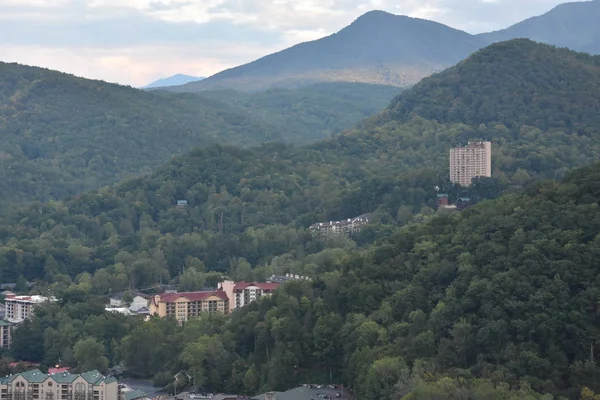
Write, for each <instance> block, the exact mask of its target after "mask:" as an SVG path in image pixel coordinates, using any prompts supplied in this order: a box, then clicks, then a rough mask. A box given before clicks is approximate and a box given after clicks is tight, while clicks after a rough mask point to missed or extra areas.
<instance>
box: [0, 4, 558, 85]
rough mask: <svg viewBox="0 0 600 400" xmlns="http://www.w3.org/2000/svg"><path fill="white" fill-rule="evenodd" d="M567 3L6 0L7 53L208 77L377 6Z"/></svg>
mask: <svg viewBox="0 0 600 400" xmlns="http://www.w3.org/2000/svg"><path fill="white" fill-rule="evenodd" d="M563 2H564V1H560V0H0V61H9V62H19V63H23V64H30V65H37V66H43V67H47V68H52V69H57V70H60V71H65V72H70V73H74V74H76V75H79V76H84V77H88V78H98V79H103V80H107V81H109V82H118V83H122V84H128V85H133V86H140V85H144V84H146V83H149V82H151V81H153V80H155V79H158V78H162V77H165V76H169V75H173V74H175V73H184V74H189V75H195V76H209V75H211V74H214V73H216V72H219V71H220V70H223V69H225V68H229V67H232V66H236V65H239V64H243V63H246V62H249V61H252V60H255V59H256V58H259V57H261V56H263V55H266V54H269V53H273V52H275V51H279V50H282V49H284V48H286V47H289V46H291V45H294V44H296V43H299V42H303V41H307V40H312V39H318V38H320V37H323V36H325V35H328V34H331V33H333V32H336V31H338V30H340V29H341V28H343V27H344V26H346V25H348V24H350V23H351V22H352V21H353V20H355V19H356V18H357V17H358V16H360V15H361V14H363V13H365V12H367V11H369V10H375V9H378V10H385V11H388V12H391V13H394V14H404V15H409V16H413V17H421V18H427V19H431V20H435V21H438V22H441V23H444V24H447V25H450V26H452V27H454V28H458V29H462V30H465V31H467V32H470V33H480V32H484V31H490V30H495V29H501V28H504V27H507V26H509V25H511V24H513V23H516V22H518V21H520V20H523V19H525V18H528V17H531V16H534V15H539V14H542V13H544V12H546V11H549V10H550V9H551V8H553V7H554V6H556V5H557V4H560V3H563ZM0 78H1V77H0Z"/></svg>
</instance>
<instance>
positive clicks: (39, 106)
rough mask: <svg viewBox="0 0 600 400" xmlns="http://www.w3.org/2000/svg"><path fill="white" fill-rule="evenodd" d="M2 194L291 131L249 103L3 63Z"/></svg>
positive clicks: (101, 179)
mask: <svg viewBox="0 0 600 400" xmlns="http://www.w3.org/2000/svg"><path fill="white" fill-rule="evenodd" d="M0 76H1V77H2V79H1V80H0V104H2V107H1V108H0V118H1V120H0V121H1V123H0V155H1V157H0V163H1V164H2V167H1V168H0V182H1V183H0V199H1V200H11V201H18V200H21V201H22V200H30V199H48V198H53V197H54V198H56V197H64V196H67V195H70V194H74V193H76V192H78V191H82V190H86V189H90V188H97V187H100V186H102V185H105V184H109V183H113V182H117V181H118V180H121V179H123V178H124V177H126V176H128V175H131V174H140V173H147V172H149V171H151V170H152V169H153V167H155V166H157V165H159V164H161V163H163V162H165V161H166V160H168V159H169V158H170V157H171V156H173V155H175V154H180V153H182V152H183V151H186V150H188V149H189V148H190V147H196V146H202V145H205V144H207V143H211V142H216V141H219V142H234V143H238V144H241V145H244V144H245V145H247V144H253V143H261V142H265V141H273V140H284V139H285V136H284V132H281V131H279V130H276V129H275V128H274V127H272V126H269V125H268V124H266V123H264V122H262V121H260V120H259V119H255V118H253V117H252V116H251V115H250V114H249V113H247V112H246V111H244V110H239V109H234V108H231V107H228V106H227V105H226V104H224V103H221V102H217V101H213V100H207V99H205V98H200V97H197V96H193V95H189V94H188V95H173V94H168V93H148V92H144V91H140V90H136V89H132V88H129V87H124V86H118V85H113V84H108V83H105V82H101V81H92V80H87V79H81V78H76V77H74V76H71V75H67V74H62V73H58V72H55V71H50V70H46V69H41V68H34V67H27V66H22V65H17V64H5V63H2V64H0Z"/></svg>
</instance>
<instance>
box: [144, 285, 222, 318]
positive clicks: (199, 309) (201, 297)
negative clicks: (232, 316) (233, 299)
mask: <svg viewBox="0 0 600 400" xmlns="http://www.w3.org/2000/svg"><path fill="white" fill-rule="evenodd" d="M206 312H208V313H219V314H227V313H228V312H229V298H228V297H227V294H226V293H225V292H223V291H216V292H183V293H163V294H161V295H156V296H154V297H153V298H152V300H151V301H150V315H157V316H159V317H161V318H164V317H173V318H175V319H176V320H178V321H189V320H191V319H195V318H198V317H199V316H200V315H201V314H202V313H206Z"/></svg>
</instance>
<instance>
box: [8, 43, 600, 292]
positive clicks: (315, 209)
mask: <svg viewBox="0 0 600 400" xmlns="http://www.w3.org/2000/svg"><path fill="white" fill-rule="evenodd" d="M519 43H521V44H523V45H524V46H525V47H526V48H528V51H527V54H529V52H530V51H531V50H532V49H531V48H530V42H516V44H519ZM513 44H515V43H513ZM535 46H540V47H541V48H542V49H546V48H547V47H546V46H544V45H535ZM494 51H497V52H498V54H499V55H498V57H500V56H501V55H502V56H504V55H505V53H504V51H503V47H502V46H500V45H497V46H492V47H491V48H490V52H492V53H493V52H494ZM534 53H535V52H534ZM542 54H545V53H542ZM558 54H561V53H558ZM568 54H571V53H568ZM491 57H492V56H491ZM525 59H526V60H529V61H530V62H533V61H531V60H530V59H529V58H525ZM541 59H542V60H544V61H546V62H548V63H549V64H548V65H551V63H550V59H548V58H545V57H542V58H541ZM534 61H535V60H534ZM513 62H517V60H513ZM461 65H462V64H461ZM511 65H512V64H509V65H508V67H509V68H510V66H511ZM481 68H486V66H485V65H484V66H481ZM577 68H579V64H577V63H576V64H575V71H578V69H577ZM561 71H562V72H561V73H562V74H563V76H564V77H565V82H566V83H565V84H568V85H570V86H571V87H572V88H573V91H572V92H569V96H572V97H573V98H575V97H577V96H581V97H585V96H586V94H587V90H588V88H587V87H578V86H577V84H578V80H577V79H575V80H574V81H573V82H571V81H569V77H571V76H577V74H576V73H572V71H570V69H568V68H565V69H563V70H561ZM473 73H474V74H475V75H477V69H476V68H473ZM498 73H502V71H501V70H499V71H498ZM467 78H469V75H467V74H465V79H467ZM545 85H546V84H545V83H540V84H539V89H535V91H536V92H537V93H539V95H540V96H542V95H545V94H547V93H550V94H551V93H553V90H554V89H552V87H549V88H547V87H546V86H545ZM440 87H444V84H443V82H442V83H441V84H440ZM517 88H518V87H517V86H515V90H514V91H513V92H512V94H513V96H515V97H519V96H523V94H521V93H520V92H519V91H518V90H516V89H517ZM411 90H420V89H419V88H415V89H411ZM523 90H529V88H528V87H525V89H523ZM577 90H581V93H579V94H578V92H577ZM523 93H526V91H524V92H523ZM405 95H406V94H403V95H401V96H400V100H399V101H402V99H403V98H404V96H405ZM408 95H409V96H410V95H411V94H410V93H408ZM548 98H549V100H548V102H545V101H544V100H543V99H540V100H539V101H537V102H535V103H533V104H532V107H530V108H528V109H527V110H525V113H523V114H524V115H525V117H527V115H535V114H536V113H545V112H547V111H548V110H547V109H546V108H547V107H546V104H547V103H548V104H553V103H552V101H554V100H553V98H552V97H551V96H549V97H548ZM490 101H494V100H493V98H492V97H490ZM499 104H502V102H499ZM396 111H397V107H396V106H394V107H393V108H391V109H389V110H387V111H385V112H384V113H383V114H381V115H379V116H376V117H373V118H372V119H370V120H368V121H365V122H364V123H363V124H362V126H361V127H360V128H356V129H354V130H349V131H346V132H344V133H342V134H338V135H335V136H334V137H333V138H331V139H328V140H325V141H322V142H319V143H316V144H313V145H310V146H305V147H295V146H290V145H277V144H269V145H263V146H259V147H253V148H246V149H241V148H236V147H233V146H223V145H211V146H207V147H205V148H203V149H198V150H195V151H193V152H191V153H189V154H187V155H185V156H182V157H178V158H176V159H174V160H172V161H171V162H169V163H168V164H166V165H165V166H164V167H162V168H160V169H159V170H158V171H157V172H156V173H154V174H151V175H149V176H147V177H143V178H139V179H133V180H129V181H125V182H123V183H121V184H119V185H116V186H114V187H112V188H108V189H103V190H101V191H99V192H90V193H87V194H84V195H82V196H78V197H75V198H72V199H70V200H68V201H65V202H54V203H51V204H47V205H41V204H36V205H33V206H32V207H25V208H23V209H21V210H18V211H17V212H15V213H4V215H3V220H4V222H3V224H2V225H3V227H2V230H1V231H0V240H2V246H1V247H0V273H1V274H2V275H0V276H2V277H3V280H6V281H10V280H14V279H16V278H17V277H18V276H19V275H21V274H23V275H24V276H25V277H27V278H28V279H35V278H38V277H42V276H44V275H45V274H46V273H47V272H45V271H46V269H47V268H48V264H52V265H54V264H55V263H58V265H60V269H59V270H60V271H61V274H64V275H69V276H70V277H71V278H73V277H75V276H76V275H77V274H79V273H80V272H83V271H88V272H90V273H94V272H96V271H98V270H101V269H105V268H112V267H113V266H114V265H116V264H119V263H121V264H123V265H124V268H125V271H128V273H129V274H130V275H129V276H130V278H131V279H132V280H133V281H134V282H135V285H148V284H153V283H155V282H156V281H157V280H158V277H159V276H163V277H165V279H169V278H175V277H176V276H177V275H178V274H179V272H180V271H181V266H182V265H183V264H184V262H185V256H184V255H183V254H184V253H185V252H180V250H173V249H174V247H172V244H170V243H172V242H171V241H172V240H174V241H175V242H179V241H180V240H183V239H180V238H182V237H186V239H185V240H188V239H187V236H186V235H191V236H190V237H193V240H192V239H190V240H192V241H193V242H194V243H195V244H194V245H193V248H194V249H195V250H193V251H194V254H196V256H195V257H197V258H198V259H201V260H203V261H204V262H205V263H206V265H208V266H209V269H213V270H220V271H226V270H227V269H228V268H229V265H230V260H231V259H232V258H236V257H241V258H245V259H246V260H248V261H249V262H250V264H251V265H254V266H256V265H264V264H265V263H267V264H268V263H270V262H271V261H272V259H273V258H274V257H275V256H279V255H283V254H290V255H291V256H290V259H292V260H295V261H301V260H302V259H303V258H304V257H305V256H306V252H307V251H308V252H310V251H309V250H307V248H306V247H305V246H309V245H308V244H307V243H308V242H309V241H310V240H308V239H303V237H304V235H305V234H306V231H305V230H304V229H305V228H306V227H307V226H309V225H310V224H312V223H314V222H321V221H327V220H335V219H343V218H348V217H352V216H356V215H359V214H362V213H365V212H374V213H375V215H376V216H377V218H378V219H379V220H380V221H382V222H384V223H386V224H392V225H394V224H403V223H406V222H407V221H409V220H411V219H412V218H413V217H414V216H418V215H419V214H423V213H425V214H427V213H429V212H430V211H431V208H432V207H433V206H434V204H435V195H436V192H435V187H436V186H439V187H440V188H441V190H444V191H450V192H451V195H452V198H453V199H456V197H458V196H459V195H461V190H460V189H458V188H454V187H453V186H452V185H450V184H449V183H448V149H449V148H450V147H453V146H456V145H460V144H464V143H466V142H467V141H469V140H477V139H486V140H491V141H492V142H493V154H494V156H493V176H494V179H492V180H489V181H487V182H485V183H482V185H481V186H478V185H476V186H475V187H474V188H473V190H472V191H471V192H470V193H466V192H463V194H465V195H466V194H468V195H469V196H471V197H473V198H474V199H483V198H489V197H495V196H496V195H497V194H498V193H499V192H501V191H502V190H503V189H504V188H505V187H506V186H510V185H514V186H523V185H526V184H528V183H530V182H531V181H532V180H534V179H540V178H555V177H562V176H563V175H564V173H565V172H566V171H567V170H568V169H570V168H572V167H574V166H578V165H583V164H588V163H590V162H593V161H595V160H597V159H598V158H599V154H600V142H599V141H598V140H597V137H596V136H595V135H594V134H590V135H587V134H573V133H572V132H569V131H563V130H562V127H563V126H564V123H563V122H562V121H560V120H558V119H555V120H552V121H553V123H555V124H556V125H555V126H548V125H545V126H546V127H547V130H542V129H540V128H537V127H536V126H525V125H518V124H515V125H510V128H508V127H507V126H504V125H501V124H481V123H478V124H473V125H466V124H450V123H446V124H441V123H437V122H434V121H430V120H426V119H424V118H422V117H419V116H415V117H413V118H411V119H410V120H409V121H408V122H404V121H402V118H399V119H398V120H396V119H393V116H394V115H395V114H394V113H395V112H396ZM584 111H585V109H584ZM475 117H477V116H475ZM475 117H474V118H475ZM525 117H523V118H525ZM477 118H478V117H477ZM485 118H486V116H485V115H483V116H482V121H485ZM515 118H516V119H517V120H518V118H521V117H520V114H515ZM552 121H551V122H552ZM594 121H595V120H594V118H593V117H590V118H587V117H586V118H581V120H580V122H579V124H581V125H580V126H579V127H578V129H580V130H584V131H590V132H594V130H595V129H596V127H597V126H595V125H593V123H594ZM478 122H479V121H478ZM587 124H590V125H587ZM178 200H187V201H188V206H187V207H183V208H177V207H176V206H175V205H176V202H177V201H178ZM281 230H283V231H286V232H288V233H289V235H290V236H288V237H287V239H285V237H286V236H285V235H284V234H280V235H279V237H278V238H277V239H274V236H273V235H274V234H275V233H274V232H280V231H281ZM258 231H260V232H261V233H257V232H258ZM267 232H268V233H267ZM166 238H168V239H166ZM292 238H293V239H292ZM159 239H161V240H159ZM185 240H184V241H185ZM271 240H275V241H276V242H277V241H279V240H283V242H280V243H279V242H278V243H279V244H277V245H273V244H268V245H267V244H265V245H264V247H261V246H263V243H271ZM263 241H264V242H263ZM181 243H183V242H181ZM299 243H302V244H299ZM78 246H83V247H84V248H85V251H84V252H83V254H84V257H83V258H79V257H78V256H77V254H75V253H72V250H73V249H78V248H79V247H78ZM174 246H175V247H177V246H179V245H174ZM182 246H185V245H182ZM309 247H310V246H309ZM69 248H71V250H69ZM16 249H19V251H18V252H16V253H15V251H16ZM300 249H303V250H300ZM121 251H126V252H127V253H129V254H131V255H132V258H126V259H127V260H129V261H128V262H125V263H123V262H122V260H121V259H120V258H119V257H117V255H118V254H119V252H121ZM155 251H160V252H161V254H171V253H172V252H174V253H175V254H177V255H175V256H172V257H171V256H167V257H166V260H165V261H164V262H160V263H157V264H153V263H150V261H148V262H149V263H150V264H151V265H152V267H148V268H145V269H140V268H138V267H135V266H134V264H135V263H134V261H136V262H138V261H139V262H142V260H151V259H152V258H153V256H152V254H153V253H154V252H155ZM311 251H316V248H313V250H311ZM119 260H121V261H119ZM295 261H294V262H295ZM150 264H149V265H150ZM53 268H54V267H53ZM152 270H155V271H156V274H154V273H151V274H145V273H143V272H144V271H152ZM140 272H142V275H138V273H140Z"/></svg>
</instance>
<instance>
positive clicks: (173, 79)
mask: <svg viewBox="0 0 600 400" xmlns="http://www.w3.org/2000/svg"><path fill="white" fill-rule="evenodd" d="M202 79H204V78H203V77H199V76H191V75H184V74H177V75H173V76H170V77H168V78H163V79H159V80H157V81H154V82H152V83H150V84H148V85H146V86H143V87H142V89H155V88H160V87H168V86H179V85H185V84H186V83H190V82H197V81H201V80H202Z"/></svg>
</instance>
